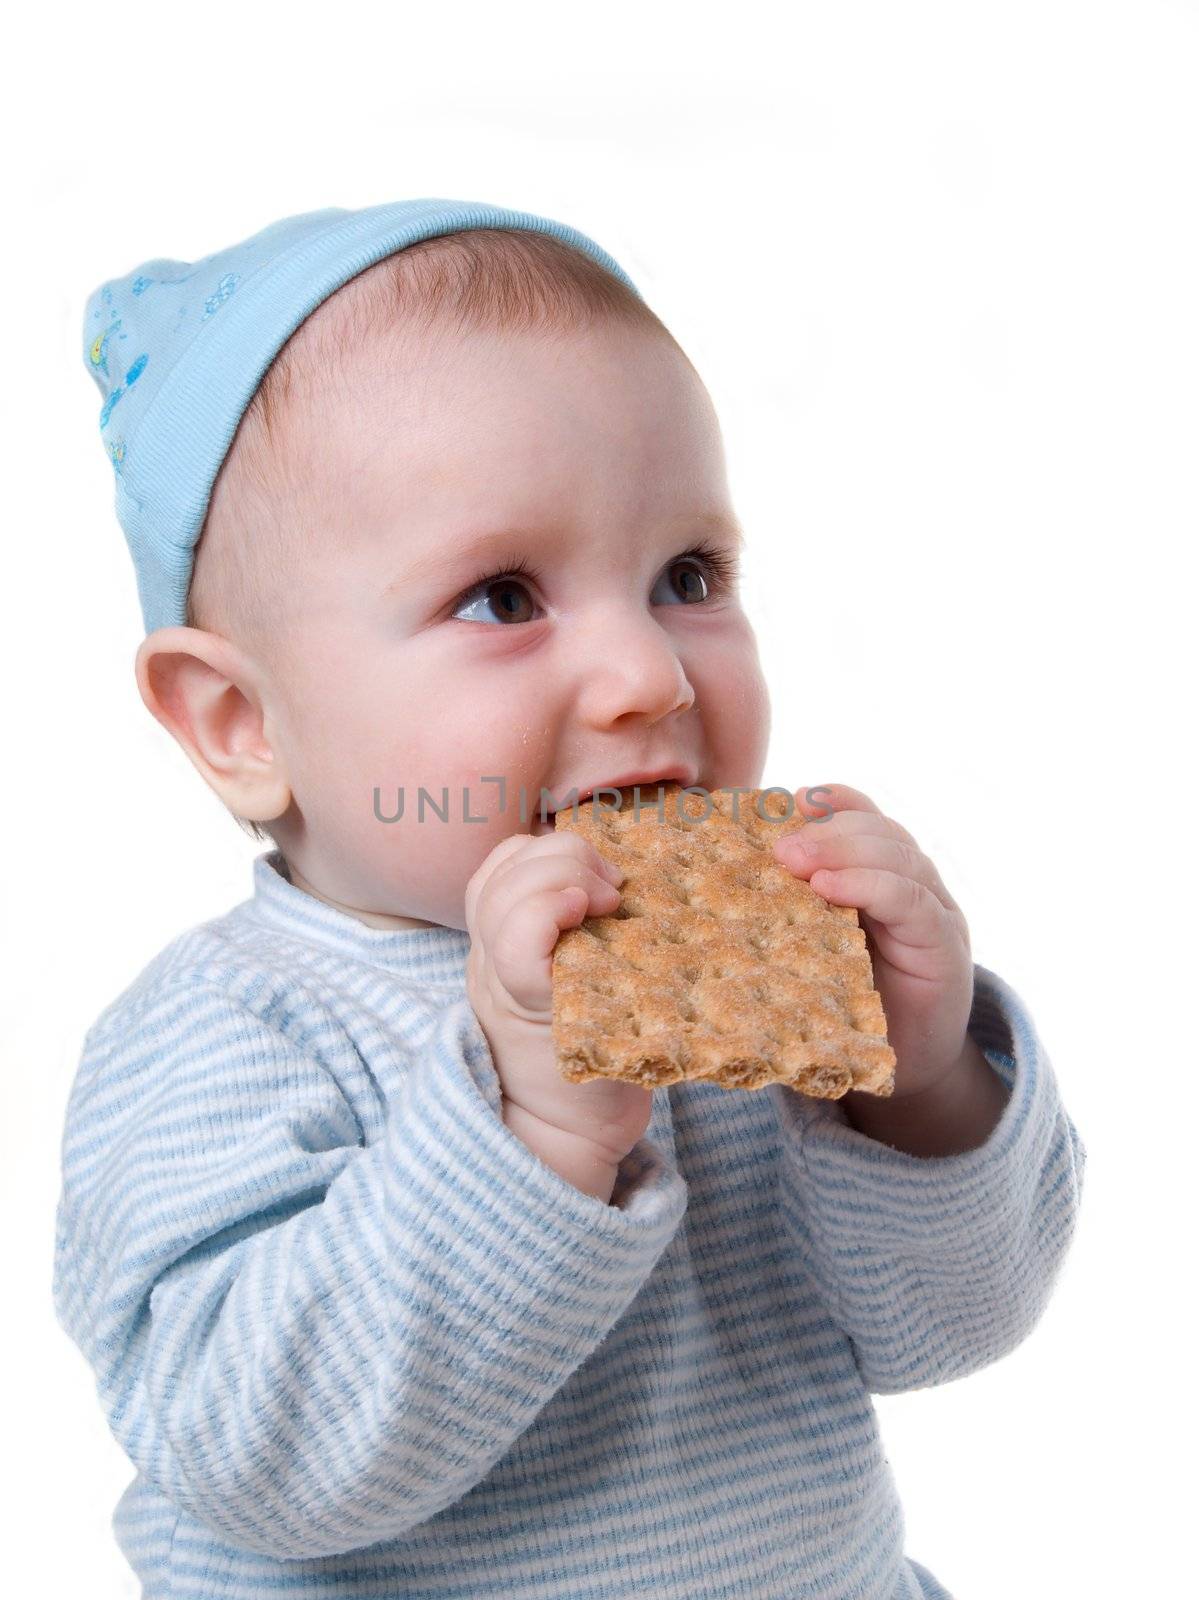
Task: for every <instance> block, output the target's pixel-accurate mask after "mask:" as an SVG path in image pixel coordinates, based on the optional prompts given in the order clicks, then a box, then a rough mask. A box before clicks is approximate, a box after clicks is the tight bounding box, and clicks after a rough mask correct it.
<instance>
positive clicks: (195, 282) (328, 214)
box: [83, 200, 638, 633]
mask: <svg viewBox="0 0 1199 1600" xmlns="http://www.w3.org/2000/svg"><path fill="white" fill-rule="evenodd" d="M469 228H515V229H524V230H527V231H530V232H534V233H549V234H553V235H554V236H555V237H556V238H558V239H561V240H563V241H564V242H565V243H566V244H568V245H573V246H574V247H575V248H576V249H578V250H581V251H582V252H583V253H584V254H585V255H589V256H591V257H592V258H593V259H594V260H596V261H598V262H599V263H600V265H601V266H603V267H606V268H607V270H608V271H609V272H611V273H613V274H614V275H615V276H616V277H617V278H619V279H620V280H621V282H623V283H625V284H626V285H627V286H628V287H629V288H630V289H632V290H633V292H634V293H635V294H636V293H638V291H637V288H636V285H635V284H634V283H633V281H632V279H630V278H629V277H628V275H627V274H626V273H625V272H624V271H623V270H622V269H621V268H620V267H619V266H618V265H617V263H616V262H615V261H614V260H613V259H612V257H611V256H610V255H608V253H607V252H606V251H605V250H601V249H600V247H599V245H597V244H596V243H595V242H594V240H592V239H589V238H588V237H587V236H586V234H583V233H580V232H578V230H577V229H575V228H571V227H568V226H566V225H565V224H564V223H561V222H552V221H550V220H549V219H548V218H547V217H538V216H533V215H531V214H530V213H529V212H526V211H508V210H505V209H504V208H502V207H500V206H492V205H486V204H475V203H473V202H471V201H465V200H399V201H396V202H394V203H390V204H387V205H380V206H367V207H365V208H364V209H362V210H358V211H346V210H344V209H342V208H340V207H337V206H331V207H328V208H326V209H325V210H323V211H309V212H305V213H304V214H303V215H301V216H295V217H284V218H282V219H281V220H280V221H278V222H273V223H271V224H270V226H269V227H266V228H263V229H262V231H261V232H260V233H256V234H254V235H253V236H252V237H251V238H249V239H244V240H242V242H241V243H240V244H234V245H230V246H229V248H228V249H226V250H221V251H218V252H217V253H216V254H215V255H210V256H203V257H201V259H200V260H199V261H166V260H155V261H143V262H142V264H141V266H140V267H137V268H135V269H134V270H133V271H132V272H130V273H127V274H126V275H125V276H124V277H123V278H110V279H109V280H108V282H107V283H102V284H101V285H100V287H99V288H98V289H96V290H95V291H94V292H93V293H92V294H91V295H89V296H88V301H87V309H86V311H85V313H84V323H83V358H84V362H85V363H86V366H87V370H88V371H89V372H90V373H91V375H92V377H93V378H94V379H95V380H96V383H97V385H98V386H99V389H100V393H101V394H102V395H103V396H104V404H103V406H102V408H101V411H100V437H101V438H102V440H103V441H104V448H105V450H106V451H107V452H108V458H109V460H110V461H111V462H112V467H113V472H114V473H115V475H116V510H117V518H118V520H119V522H120V524H121V527H122V528H123V529H124V530H125V539H126V541H127V543H128V545H129V550H130V553H131V555H132V556H133V565H134V569H135V571H136V573H137V588H138V594H139V596H140V599H141V607H142V616H143V618H144V620H145V624H146V631H147V633H152V632H153V630H154V629H155V628H164V627H172V626H178V627H182V626H184V625H185V623H186V603H187V590H188V585H189V583H190V582H191V572H192V559H193V555H194V551H195V545H196V541H197V539H198V538H199V537H200V531H201V529H202V528H203V526H204V518H205V515H206V514H207V510H208V499H209V495H210V494H211V493H212V486H213V484H214V483H215V482H216V478H217V474H218V473H219V471H220V468H221V463H222V462H223V461H224V459H225V454H226V452H227V451H228V449H229V445H230V444H231V442H232V440H233V435H234V433H236V431H237V425H238V423H239V422H240V421H241V417H242V413H243V412H244V411H245V409H246V406H247V405H248V404H249V403H250V400H251V399H252V398H253V395H254V391H255V390H256V389H257V388H258V384H259V381H260V380H261V378H262V375H263V373H264V372H265V371H266V369H267V368H268V367H269V366H270V364H271V362H272V361H273V360H274V358H275V355H276V354H277V353H278V351H279V350H280V348H281V347H282V346H283V345H284V344H286V342H287V340H288V339H289V338H290V336H291V335H292V333H293V332H294V331H295V330H296V328H297V327H299V325H300V323H301V322H303V320H304V318H305V317H306V316H308V314H309V313H310V312H311V311H312V310H314V309H315V307H316V306H318V305H319V304H320V303H321V301H322V300H325V299H327V298H328V296H329V295H331V294H333V293H334V291H335V290H337V289H340V288H341V286H342V284H343V283H345V282H346V281H347V280H348V279H349V278H352V277H354V276H355V275H356V274H357V273H359V272H362V271H363V270H364V269H365V268H366V267H369V266H371V265H373V263H374V262H376V261H380V260H382V258H383V257H384V256H389V255H392V254H394V252H395V251H397V250H403V249H405V248H406V246H408V245H410V244H415V243H416V241H417V240H418V239H427V238H430V237H431V236H432V235H434V234H444V233H459V232H463V231H465V230H466V229H469Z"/></svg>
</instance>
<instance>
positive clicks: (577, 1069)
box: [553, 783, 895, 1100]
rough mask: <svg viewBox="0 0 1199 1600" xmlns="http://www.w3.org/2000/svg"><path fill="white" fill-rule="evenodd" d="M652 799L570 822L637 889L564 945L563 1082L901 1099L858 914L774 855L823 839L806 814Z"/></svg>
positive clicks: (665, 793)
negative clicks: (804, 837) (788, 842)
mask: <svg viewBox="0 0 1199 1600" xmlns="http://www.w3.org/2000/svg"><path fill="white" fill-rule="evenodd" d="M639 790H640V806H639V810H638V809H637V806H636V791H635V789H634V788H633V787H629V788H626V789H622V790H620V791H619V794H620V799H621V809H620V810H619V811H616V810H614V809H613V810H607V809H605V805H606V804H611V799H610V797H611V795H612V793H613V791H612V790H604V791H603V792H602V796H603V797H602V798H601V799H600V800H598V801H596V802H595V803H594V804H593V803H592V801H590V800H583V801H580V802H579V803H578V805H577V806H576V807H575V808H574V809H573V810H572V809H570V808H568V809H566V810H564V811H560V812H558V814H557V818H556V821H555V825H554V826H555V831H556V832H558V833H562V832H566V831H570V832H574V833H579V834H581V835H582V836H583V837H584V838H586V839H588V840H590V841H591V843H592V844H594V845H595V847H596V849H597V850H598V851H599V853H600V854H601V855H602V856H604V857H605V859H607V860H608V861H611V862H613V863H614V864H615V865H616V866H618V867H619V868H620V869H621V871H622V872H624V874H625V880H624V882H623V883H621V884H620V885H619V893H620V897H621V899H620V904H619V905H618V906H617V908H616V910H615V911H614V912H613V913H612V914H611V915H610V916H603V917H586V918H584V920H583V921H582V922H581V923H580V924H579V926H578V927H577V928H566V929H564V930H563V931H562V933H561V934H560V935H559V937H558V942H557V945H556V946H555V950H554V958H553V997H554V998H553V1038H554V1046H555V1050H556V1053H557V1060H558V1065H559V1068H560V1069H561V1072H562V1075H563V1077H565V1078H567V1079H569V1080H570V1081H571V1082H572V1083H585V1082H587V1081H588V1080H590V1079H592V1078H621V1079H625V1080H627V1081H629V1082H633V1083H639V1084H642V1085H644V1086H645V1087H647V1088H652V1087H656V1086H657V1085H659V1084H669V1083H678V1082H679V1081H680V1080H682V1079H702V1080H706V1081H708V1082H711V1083H718V1084H721V1085H722V1086H723V1087H724V1088H727V1089H760V1088H762V1087H763V1085H765V1084H767V1083H785V1084H789V1085H790V1086H791V1087H793V1088H795V1089H798V1090H800V1091H801V1092H802V1093H804V1094H808V1095H813V1096H816V1097H818V1098H820V1099H829V1100H833V1099H838V1098H839V1097H840V1096H841V1095H843V1094H845V1092H846V1091H847V1090H849V1089H864V1090H868V1091H870V1092H871V1093H873V1094H880V1095H889V1094H890V1093H891V1091H892V1088H893V1086H894V1066H895V1054H894V1052H893V1051H892V1049H891V1047H890V1046H889V1045H888V1043H887V1040H886V1018H885V1017H884V1015H883V1008H882V1002H881V1000H880V999H879V996H878V994H877V992H876V990H875V988H874V982H873V974H872V971H871V965H870V952H869V950H868V949H867V947H866V935H865V933H864V932H863V931H862V928H861V926H860V924H859V922H858V914H857V912H856V910H855V909H854V908H853V907H852V906H837V905H832V904H830V903H829V902H828V901H827V900H825V899H824V898H823V897H822V896H821V895H819V894H817V893H816V891H815V890H814V889H812V888H811V887H810V886H809V885H808V884H807V883H805V882H804V881H803V879H802V878H796V877H794V876H793V875H792V874H791V873H790V872H789V871H788V870H787V869H786V867H784V866H782V865H781V864H780V863H778V862H776V861H775V860H774V858H773V856H772V854H771V848H772V846H773V844H774V841H775V840H776V839H777V838H779V837H780V836H781V835H783V834H785V833H790V832H794V831H795V829H796V828H800V827H804V826H811V824H806V823H805V820H804V818H803V816H802V815H801V814H800V813H798V812H795V813H793V815H792V816H791V817H789V818H787V819H786V820H785V821H784V820H781V819H783V818H784V817H786V812H787V809H788V797H787V796H786V795H784V794H782V793H780V792H779V791H777V790H774V791H768V790H760V789H748V790H743V791H741V792H740V793H739V794H734V793H733V791H731V790H728V789H718V790H712V791H708V792H706V793H704V794H683V793H682V790H681V788H680V786H679V785H678V784H677V783H661V784H648V785H641V786H639ZM605 797H606V798H605ZM734 805H735V806H736V810H737V818H738V819H739V820H738V819H734V816H733V810H734ZM759 806H760V808H761V811H762V812H763V813H764V815H765V817H767V818H771V819H774V820H770V821H766V820H763V817H762V816H759V814H758V807H759ZM709 808H710V813H709ZM706 813H709V814H707V815H705V814H706ZM816 826H819V824H816Z"/></svg>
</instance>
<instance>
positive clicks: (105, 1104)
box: [54, 973, 686, 1558]
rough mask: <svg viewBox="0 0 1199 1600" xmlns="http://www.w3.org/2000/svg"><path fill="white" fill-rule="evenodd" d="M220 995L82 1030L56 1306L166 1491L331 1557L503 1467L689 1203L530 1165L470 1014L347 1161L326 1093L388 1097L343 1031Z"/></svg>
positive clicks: (259, 999)
mask: <svg viewBox="0 0 1199 1600" xmlns="http://www.w3.org/2000/svg"><path fill="white" fill-rule="evenodd" d="M233 981H234V980H233V979H232V978H231V979H230V980H229V982H228V983H224V982H223V980H222V979H221V977H220V975H219V974H218V975H216V976H215V977H214V976H212V975H211V974H207V973H206V974H204V975H193V976H191V977H190V978H189V979H188V980H187V981H186V982H178V981H177V982H176V983H175V984H174V985H173V986H172V988H171V990H170V992H169V993H166V994H165V995H162V996H160V997H159V999H158V1000H157V1001H156V1002H155V1003H154V1004H153V1005H151V1006H148V1007H146V1006H144V1007H143V1008H142V1009H141V1010H140V1011H139V1012H138V1013H137V1014H136V1015H134V1016H130V1015H128V1014H123V1013H120V1012H118V1013H116V1014H115V1015H112V1016H108V1015H106V1017H105V1018H103V1019H101V1023H98V1024H97V1025H96V1027H95V1028H94V1029H93V1030H92V1031H91V1032H90V1033H89V1035H88V1039H87V1041H86V1042H85V1053H84V1060H83V1062H82V1064H81V1067H80V1070H79V1072H78V1074H77V1077H76V1083H75V1086H74V1088H73V1090H72V1097H71V1106H70V1108H69V1111H68V1123H67V1130H66V1134H65V1137H64V1144H63V1164H64V1186H63V1191H62V1196H61V1199H60V1201H59V1208H58V1217H57V1238H56V1252H55V1271H54V1295H55V1304H56V1309H57V1311H58V1315H59V1319H60V1321H61V1322H62V1324H63V1326H64V1328H65V1329H66V1330H67V1332H68V1333H69V1334H70V1336H71V1338H72V1339H73V1340H74V1341H75V1343H76V1344H77V1345H78V1346H79V1348H80V1349H81V1350H82V1352H83V1354H84V1355H85V1357H86V1358H87V1360H88V1362H89V1363H90V1364H91V1365H92V1367H93V1369H94V1371H95V1373H96V1376H97V1382H98V1392H99V1396H100V1399H101V1402H102V1404H103V1406H104V1409H105V1412H106V1414H107V1418H108V1421H109V1425H110V1427H111V1428H112V1430H113V1432H114V1434H115V1435H116V1437H117V1439H118V1440H119V1442H120V1443H121V1445H122V1447H123V1448H124V1449H125V1451H126V1453H127V1454H128V1455H129V1457H130V1458H131V1460H132V1461H133V1462H134V1463H135V1465H136V1466H137V1467H138V1469H139V1470H140V1471H141V1472H142V1473H143V1474H145V1475H146V1477H147V1478H148V1479H149V1480H150V1481H151V1482H152V1483H153V1484H154V1485H155V1486H156V1487H157V1488H158V1489H159V1490H160V1491H161V1493H163V1494H164V1495H165V1496H166V1497H167V1498H168V1499H170V1500H171V1501H172V1502H173V1503H174V1504H175V1505H176V1506H178V1507H179V1508H180V1509H181V1510H182V1511H184V1512H187V1513H188V1514H190V1515H192V1516H195V1517H196V1518H198V1519H200V1520H201V1521H203V1522H204V1523H206V1524H207V1525H208V1526H209V1527H210V1528H212V1529H214V1530H215V1531H216V1532H217V1533H218V1534H220V1535H221V1536H223V1537H225V1538H226V1539H227V1540H228V1541H229V1542H231V1543H232V1544H234V1545H239V1546H241V1547H244V1548H246V1549H250V1550H256V1551H262V1552H266V1553H268V1554H272V1555H275V1556H278V1557H283V1558H289V1557H291V1558H295V1557H303V1556H325V1555H332V1554H335V1553H341V1552H345V1551H349V1550H353V1549H356V1548H359V1547H362V1546H366V1545H370V1544H374V1543H376V1542H378V1541H381V1540H385V1539H389V1538H395V1537H398V1536H402V1535H403V1534H405V1533H406V1532H408V1531H409V1530H411V1529H412V1528H414V1527H416V1526H417V1525H419V1524H420V1523H422V1522H423V1521H425V1520H426V1519H428V1518H430V1517H433V1516H434V1515H436V1514H437V1513H438V1512H439V1511H441V1510H442V1509H444V1508H445V1507H447V1506H449V1505H451V1504H453V1503H454V1502H455V1501H457V1500H459V1499H460V1498H461V1497H462V1496H463V1495H465V1494H466V1493H467V1492H468V1491H469V1490H470V1489H471V1488H472V1487H473V1486H474V1485H476V1484H477V1483H478V1482H479V1481H480V1480H481V1479H482V1478H483V1477H484V1476H485V1475H486V1474H487V1473H488V1472H489V1471H490V1470H491V1468H492V1467H493V1466H494V1465H495V1464H496V1462H497V1461H499V1460H500V1458H501V1457H502V1456H504V1455H505V1453H506V1452H507V1451H508V1450H509V1449H510V1447H511V1446H512V1444H513V1443H514V1441H515V1440H516V1439H517V1438H518V1437H519V1436H520V1435H521V1433H523V1432H524V1430H525V1429H526V1428H528V1427H529V1425H530V1424H531V1423H532V1422H533V1420H534V1419H535V1417H536V1416H537V1414H538V1412H539V1411H540V1410H541V1408H542V1407H543V1406H545V1404H546V1403H547V1402H548V1401H549V1399H550V1398H551V1396H553V1395H554V1393H555V1392H556V1391H557V1390H558V1389H559V1388H560V1387H561V1385H562V1384H563V1383H564V1382H565V1381H566V1380H567V1379H568V1378H569V1377H570V1375H571V1374H572V1373H573V1372H574V1371H575V1369H576V1368H577V1367H578V1366H579V1365H580V1363H581V1362H582V1361H583V1360H584V1359H585V1358H586V1357H587V1356H588V1355H589V1354H590V1353H591V1352H592V1351H593V1350H594V1349H595V1348H596V1346H597V1345H598V1344H599V1343H600V1342H601V1341H602V1340H603V1338H604V1337H605V1335H606V1334H607V1333H608V1331H609V1330H610V1329H611V1328H612V1326H613V1325H614V1324H615V1323H616V1321H617V1320H618V1319H619V1318H620V1316H621V1315H622V1314H623V1313H624V1311H625V1310H626V1308H627V1307H628V1305H629V1304H630V1302H631V1301H632V1300H633V1298H634V1296H635V1295H636V1294H637V1292H638V1290H639V1289H640V1287H641V1285H642V1284H643V1283H644V1281H645V1279H646V1278H647V1277H648V1275H649V1273H650V1272H651V1271H652V1269H653V1267H654V1265H655V1263H656V1261H657V1260H658V1257H659V1256H660V1254H661V1253H662V1251H663V1250H664V1249H665V1247H666V1245H667V1243H668V1242H669V1240H670V1237H671V1235H672V1234H673V1232H674V1231H675V1228H676V1227H677V1225H678V1223H679V1221H680V1220H681V1217H682V1214H683V1211H684V1208H685V1199H686V1188H685V1184H684V1183H683V1180H682V1178H681V1177H680V1176H679V1174H678V1173H677V1172H675V1171H674V1170H673V1169H668V1168H666V1167H665V1166H664V1165H663V1164H662V1163H661V1162H660V1161H657V1162H655V1161H654V1160H653V1156H654V1152H653V1148H652V1147H651V1146H648V1145H645V1144H642V1145H640V1146H639V1147H638V1150H637V1151H635V1152H633V1156H632V1157H631V1158H630V1162H629V1164H628V1165H629V1168H630V1171H629V1173H626V1174H625V1177H626V1178H629V1177H630V1174H631V1176H632V1182H631V1185H630V1186H629V1187H627V1188H626V1189H625V1190H624V1194H623V1199H622V1204H621V1205H611V1206H610V1205H606V1204H603V1203H602V1202H601V1201H600V1200H598V1199H596V1198H594V1197H592V1196H590V1195H587V1194H584V1193H581V1192H580V1191H579V1189H578V1188H576V1187H574V1186H573V1185H572V1184H570V1183H568V1182H566V1181H564V1180H563V1178H561V1177H560V1176H558V1175H557V1174H556V1173H555V1172H553V1171H551V1170H550V1168H549V1167H547V1166H546V1165H545V1164H544V1163H542V1162H541V1161H539V1160H538V1159H537V1157H536V1156H535V1155H533V1154H532V1153H531V1152H530V1151H529V1150H528V1149H527V1148H526V1147H525V1145H524V1144H522V1143H521V1141H520V1140H519V1139H518V1138H516V1137H514V1135H513V1134H512V1132H511V1131H510V1130H509V1129H508V1128H507V1127H505V1126H504V1123H503V1121H502V1118H501V1105H500V1090H499V1085H498V1083H497V1082H496V1078H495V1073H494V1070H493V1068H492V1067H491V1064H490V1062H489V1059H488V1051H487V1043H486V1040H485V1038H484V1037H483V1035H482V1034H481V1032H480V1031H479V1027H478V1023H477V1021H476V1019H475V1017H474V1014H473V1012H472V1011H471V1008H470V1006H469V1004H468V1003H467V1001H466V1000H465V999H462V1000H460V1001H458V1002H456V1003H454V1004H452V1005H450V1006H448V1007H447V1008H446V1009H445V1010H444V1011H443V1012H441V1013H439V1014H438V1017H437V1022H436V1026H435V1028H434V1029H433V1031H432V1032H431V1034H430V1036H429V1037H428V1039H427V1041H426V1043H425V1045H424V1047H423V1049H421V1050H420V1051H419V1052H414V1059H413V1062H412V1065H411V1067H410V1069H409V1074H408V1077H407V1079H406V1080H405V1082H404V1085H403V1088H402V1092H401V1093H400V1094H399V1095H397V1096H396V1097H395V1099H394V1100H393V1102H392V1103H391V1105H390V1108H389V1109H390V1114H389V1117H388V1120H387V1122H386V1124H385V1126H384V1128H383V1130H382V1132H381V1133H380V1134H379V1136H378V1138H377V1140H376V1142H374V1143H372V1144H370V1145H364V1143H363V1133H362V1125H361V1123H360V1120H359V1117H358V1116H357V1115H356V1114H355V1110H354V1104H353V1103H352V1100H351V1098H348V1097H347V1095H346V1093H343V1090H342V1087H341V1084H342V1083H343V1082H344V1083H350V1082H353V1081H355V1080H356V1084H357V1087H356V1088H355V1090H354V1092H353V1096H354V1099H357V1096H358V1095H359V1094H361V1093H365V1094H370V1093H372V1092H374V1093H377V1088H375V1086H374V1085H373V1081H372V1079H371V1077H370V1075H369V1073H368V1072H364V1071H363V1066H362V1063H361V1060H360V1058H359V1057H358V1055H357V1051H356V1049H355V1047H354V1045H353V1043H352V1042H351V1041H350V1040H349V1039H348V1038H346V1037H345V1036H344V1035H343V1034H342V1032H341V1030H340V1028H339V1026H338V1024H337V1023H336V1022H335V1021H334V1020H333V1019H332V1018H329V1017H326V1016H324V1015H323V1014H322V1015H321V1016H320V1017H319V1018H318V1019H317V1020H316V1021H315V1023H314V1020H313V1017H312V1015H311V1014H306V1015H304V1017H303V1021H302V1022H300V1021H298V1020H297V1017H296V1014H295V1009H294V1000H295V991H294V990H293V991H291V992H290V994H289V995H288V996H274V997H272V995H271V994H269V993H263V992H261V990H260V989H255V988H254V986H253V984H247V985H243V987H242V990H241V991H240V992H239V993H237V994H235V993H233V992H232V987H233ZM289 1002H290V1003H291V1004H292V1010H291V1012H290V1014H289V1012H288V1010H287V1005H288V1003H289ZM285 1030H286V1031H285ZM634 1167H636V1168H637V1170H636V1171H635V1172H634V1171H633V1168H634Z"/></svg>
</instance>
